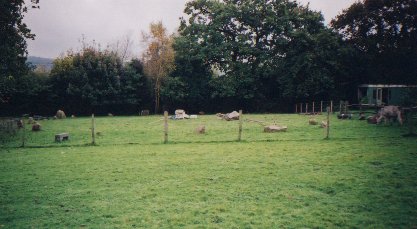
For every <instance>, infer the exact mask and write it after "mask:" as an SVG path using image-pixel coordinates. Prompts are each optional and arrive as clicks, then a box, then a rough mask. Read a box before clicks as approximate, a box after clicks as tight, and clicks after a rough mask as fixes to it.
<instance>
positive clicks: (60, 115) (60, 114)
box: [55, 110, 67, 119]
mask: <svg viewBox="0 0 417 229" xmlns="http://www.w3.org/2000/svg"><path fill="white" fill-rule="evenodd" d="M55 116H56V117H57V118H58V119H64V118H67V116H66V115H65V112H64V111H62V110H58V111H57V112H56V115H55Z"/></svg>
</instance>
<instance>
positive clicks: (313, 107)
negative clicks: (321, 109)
mask: <svg viewBox="0 0 417 229" xmlns="http://www.w3.org/2000/svg"><path fill="white" fill-rule="evenodd" d="M313 115H314V102H313Z"/></svg>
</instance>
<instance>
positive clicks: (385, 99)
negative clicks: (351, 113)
mask: <svg viewBox="0 0 417 229" xmlns="http://www.w3.org/2000/svg"><path fill="white" fill-rule="evenodd" d="M411 88H417V85H396V84H361V85H359V87H358V101H359V102H360V103H362V104H372V105H400V104H401V102H402V100H403V97H404V95H405V93H406V92H407V91H408V90H409V89H411Z"/></svg>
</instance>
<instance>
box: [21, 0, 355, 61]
mask: <svg viewBox="0 0 417 229" xmlns="http://www.w3.org/2000/svg"><path fill="white" fill-rule="evenodd" d="M297 1H298V2H300V3H302V4H307V3H308V2H310V8H311V9H313V10H317V11H322V13H323V14H324V17H325V21H326V23H328V22H330V20H331V19H332V18H334V17H335V16H336V15H337V14H338V13H340V12H341V11H342V10H343V9H346V8H347V7H349V6H350V5H351V4H352V3H353V2H355V1H356V0H297ZM186 2H187V0H40V4H39V6H40V9H33V10H30V11H29V12H28V13H27V14H26V16H25V22H26V23H27V24H28V27H29V28H30V29H31V30H32V32H33V33H35V34H36V39H35V40H34V41H28V50H29V55H31V56H40V57H49V58H55V57H57V56H59V55H60V54H61V53H64V52H65V51H67V50H69V49H71V48H72V49H75V50H77V49H78V48H79V47H80V43H79V40H80V38H81V37H82V36H83V35H84V36H85V37H86V39H87V41H92V40H95V41H96V42H98V43H100V44H101V45H102V46H106V45H107V44H110V43H114V42H116V41H117V40H121V39H122V37H124V36H126V35H128V36H131V38H132V40H133V41H134V46H133V48H132V52H133V54H134V55H135V56H140V52H141V50H143V44H142V45H141V42H140V40H141V31H148V27H149V24H150V23H151V22H156V21H162V22H163V24H164V25H165V26H166V27H167V28H168V30H169V31H170V32H174V31H176V29H177V28H178V26H179V17H181V16H182V15H183V9H184V7H185V3H186Z"/></svg>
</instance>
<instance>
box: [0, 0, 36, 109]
mask: <svg viewBox="0 0 417 229" xmlns="http://www.w3.org/2000/svg"><path fill="white" fill-rule="evenodd" d="M30 2H31V4H30V6H29V7H32V8H38V7H39V6H37V4H38V3H39V0H31V1H30ZM27 11H28V6H27V5H26V4H25V1H24V0H15V1H9V0H0V104H2V103H3V104H4V103H10V102H11V100H12V99H13V96H14V93H16V90H17V88H16V85H18V84H19V77H21V76H23V75H25V74H27V73H28V70H29V69H28V67H27V66H26V63H25V62H26V55H27V44H26V39H34V38H35V35H34V34H32V33H31V31H30V29H29V28H28V27H27V25H26V24H25V23H24V22H23V17H24V14H25V13H26V12H27Z"/></svg>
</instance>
